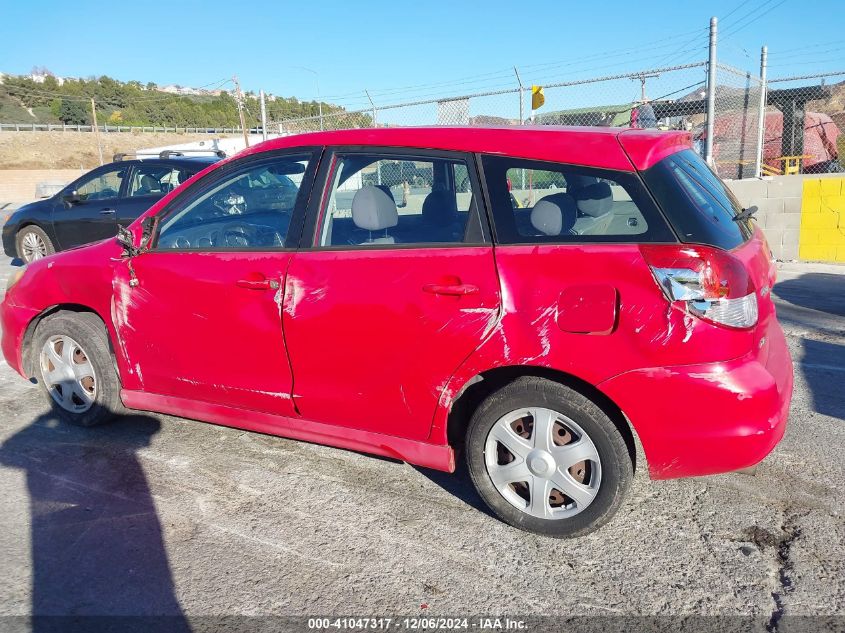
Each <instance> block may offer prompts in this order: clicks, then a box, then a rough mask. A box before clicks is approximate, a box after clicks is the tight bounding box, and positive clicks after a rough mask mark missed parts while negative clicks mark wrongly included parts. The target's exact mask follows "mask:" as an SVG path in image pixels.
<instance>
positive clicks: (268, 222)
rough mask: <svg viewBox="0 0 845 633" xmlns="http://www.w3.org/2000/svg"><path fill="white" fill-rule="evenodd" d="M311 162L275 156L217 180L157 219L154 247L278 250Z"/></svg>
mask: <svg viewBox="0 0 845 633" xmlns="http://www.w3.org/2000/svg"><path fill="white" fill-rule="evenodd" d="M310 161H311V155H310V154H307V155H297V156H284V157H277V158H274V159H271V160H264V161H261V162H260V163H257V164H253V165H251V166H248V167H243V168H242V169H240V170H237V171H235V172H234V173H231V174H230V175H228V176H226V177H224V178H222V179H221V180H220V181H219V182H217V183H216V184H215V185H214V186H212V187H211V188H210V189H206V190H204V191H203V192H202V193H201V194H199V195H198V196H197V197H196V198H193V199H190V200H188V201H186V202H184V203H181V204H179V205H178V206H176V207H175V208H174V209H173V210H172V211H171V212H169V213H168V214H167V215H166V216H165V217H164V218H163V219H162V222H161V230H160V232H159V236H158V242H157V248H159V249H183V250H184V249H205V248H214V249H223V250H243V249H254V248H281V247H282V246H283V245H284V243H285V239H286V238H287V234H288V229H289V227H290V223H291V218H292V216H293V213H294V209H295V207H296V204H297V201H298V199H299V192H300V186H301V185H302V183H303V179H304V175H305V172H306V169H307V168H308V166H309V163H310Z"/></svg>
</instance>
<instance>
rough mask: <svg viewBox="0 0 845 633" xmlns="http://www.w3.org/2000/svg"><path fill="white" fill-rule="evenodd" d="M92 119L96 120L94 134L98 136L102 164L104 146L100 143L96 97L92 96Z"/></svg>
mask: <svg viewBox="0 0 845 633" xmlns="http://www.w3.org/2000/svg"><path fill="white" fill-rule="evenodd" d="M91 120H92V121H93V122H94V134H95V135H96V137H97V150H98V151H99V153H100V164H101V165H102V164H103V146H102V145H101V144H100V128H99V126H98V125H97V106H96V105H94V97H91Z"/></svg>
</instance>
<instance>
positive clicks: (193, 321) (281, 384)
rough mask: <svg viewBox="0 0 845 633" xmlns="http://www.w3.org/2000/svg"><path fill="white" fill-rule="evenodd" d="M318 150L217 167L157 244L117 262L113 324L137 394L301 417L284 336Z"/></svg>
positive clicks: (180, 202) (174, 213) (181, 202)
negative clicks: (290, 272)
mask: <svg viewBox="0 0 845 633" xmlns="http://www.w3.org/2000/svg"><path fill="white" fill-rule="evenodd" d="M311 160H312V156H311V155H310V154H302V153H299V154H295V155H284V156H275V157H273V158H271V159H269V160H268V159H267V158H266V157H263V158H262V159H260V160H254V161H250V162H247V163H246V164H244V163H241V164H240V165H239V166H238V167H237V169H236V170H234V171H233V170H227V169H226V168H225V167H223V168H221V169H220V170H219V174H218V177H217V178H215V179H213V182H210V183H207V182H206V183H203V186H202V188H201V189H200V190H197V191H195V192H193V195H186V196H183V197H182V198H181V199H177V200H176V201H175V202H174V204H173V205H171V207H170V208H166V209H164V210H163V211H162V213H161V216H160V220H159V223H158V226H159V229H158V232H157V235H156V236H155V238H154V239H155V242H154V244H153V248H152V249H151V250H150V251H148V252H145V253H142V254H141V255H139V256H137V257H134V258H132V259H131V260H130V261H131V267H132V268H131V270H130V268H129V265H128V264H127V263H120V264H118V265H117V270H116V273H115V287H114V307H113V311H114V319H115V321H116V323H117V325H118V328H117V329H118V332H119V333H120V338H121V341H120V344H121V345H122V346H123V347H124V353H125V354H126V356H127V358H128V365H129V367H130V370H131V371H133V372H135V373H136V377H137V379H138V381H139V383H140V388H142V389H143V390H144V391H146V392H148V393H152V394H161V395H166V396H172V397H175V398H186V399H191V400H200V401H204V402H208V403H215V404H222V405H226V406H229V407H238V408H244V409H251V410H254V411H265V412H270V413H276V414H281V415H293V414H294V409H293V406H292V404H291V387H292V376H291V371H290V366H289V363H288V358H287V352H286V350H285V342H284V335H283V332H282V322H281V308H282V292H283V287H284V286H283V284H284V278H285V273H286V270H287V267H288V263H289V262H290V259H291V257H292V255H293V252H294V249H293V248H288V247H286V246H285V244H286V240H287V239H288V238H289V237H291V236H293V235H294V234H296V237H295V238H294V239H298V230H296V229H295V228H292V227H295V225H296V224H297V223H298V220H296V219H294V218H295V217H296V216H297V214H296V205H297V204H300V203H303V202H304V200H305V199H307V190H308V188H309V187H310V182H311V177H310V171H311V170H309V169H308V167H309V164H310V162H311Z"/></svg>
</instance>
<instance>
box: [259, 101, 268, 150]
mask: <svg viewBox="0 0 845 633" xmlns="http://www.w3.org/2000/svg"><path fill="white" fill-rule="evenodd" d="M258 98H259V100H260V101H261V140H262V141H266V140H267V106H266V105H265V104H264V91H263V90H259V91H258Z"/></svg>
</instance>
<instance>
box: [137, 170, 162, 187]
mask: <svg viewBox="0 0 845 633" xmlns="http://www.w3.org/2000/svg"><path fill="white" fill-rule="evenodd" d="M140 184H141V188H142V189H146V190H147V191H153V190H156V189H160V188H161V184H160V183H159V182H158V180H156V179H155V178H153V177H152V176H150V175H149V174H144V175H143V176H141V183H140Z"/></svg>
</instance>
